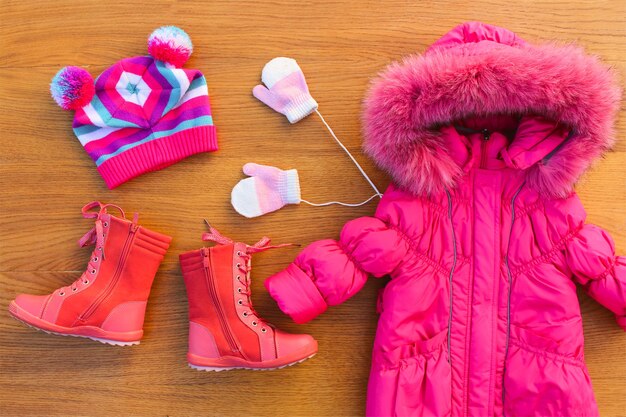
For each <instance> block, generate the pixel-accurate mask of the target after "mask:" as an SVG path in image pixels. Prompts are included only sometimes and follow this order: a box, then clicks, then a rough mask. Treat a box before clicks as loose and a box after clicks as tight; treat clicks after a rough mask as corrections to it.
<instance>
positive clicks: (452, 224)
mask: <svg viewBox="0 0 626 417" xmlns="http://www.w3.org/2000/svg"><path fill="white" fill-rule="evenodd" d="M446 196H447V197H448V218H449V219H450V227H451V230H452V253H453V258H452V267H451V268H450V276H449V277H448V287H449V289H450V297H449V304H450V307H449V310H448V363H452V357H451V339H452V300H453V297H452V276H453V275H454V269H455V268H456V258H457V254H456V235H455V233H454V223H453V222H452V196H451V195H450V192H449V191H448V190H446Z"/></svg>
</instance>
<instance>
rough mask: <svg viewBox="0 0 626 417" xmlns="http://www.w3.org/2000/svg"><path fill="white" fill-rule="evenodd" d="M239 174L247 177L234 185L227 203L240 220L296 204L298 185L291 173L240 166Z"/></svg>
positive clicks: (263, 167) (298, 194) (298, 196)
mask: <svg viewBox="0 0 626 417" xmlns="http://www.w3.org/2000/svg"><path fill="white" fill-rule="evenodd" d="M243 172H244V174H246V175H250V177H248V178H245V179H243V180H241V181H239V182H238V183H237V185H235V187H234V188H233V191H232V193H231V199H230V201H231V203H232V205H233V207H234V208H235V210H236V211H237V213H239V214H241V215H242V216H246V217H258V216H261V215H263V214H266V213H270V212H272V211H276V210H278V209H280V208H282V207H283V206H285V205H286V204H300V201H301V200H300V182H299V180H298V171H296V170H295V169H290V170H287V171H283V170H282V169H278V168H276V167H272V166H267V165H259V164H254V163H251V162H249V163H247V164H245V165H244V166H243Z"/></svg>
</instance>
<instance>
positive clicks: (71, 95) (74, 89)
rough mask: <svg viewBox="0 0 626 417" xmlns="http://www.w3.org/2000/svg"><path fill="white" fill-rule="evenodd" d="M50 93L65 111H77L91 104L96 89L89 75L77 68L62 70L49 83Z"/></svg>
mask: <svg viewBox="0 0 626 417" xmlns="http://www.w3.org/2000/svg"><path fill="white" fill-rule="evenodd" d="M50 93H52V98H53V99H54V101H56V102H57V104H58V105H59V106H60V107H61V108H62V109H65V110H78V109H80V108H82V107H84V106H86V105H87V104H89V103H90V102H91V99H92V98H93V96H94V94H95V93H96V87H95V85H94V82H93V78H92V77H91V74H89V72H87V70H85V69H83V68H79V67H65V68H62V69H61V70H60V71H59V72H57V74H56V75H55V76H54V78H53V79H52V82H51V83H50Z"/></svg>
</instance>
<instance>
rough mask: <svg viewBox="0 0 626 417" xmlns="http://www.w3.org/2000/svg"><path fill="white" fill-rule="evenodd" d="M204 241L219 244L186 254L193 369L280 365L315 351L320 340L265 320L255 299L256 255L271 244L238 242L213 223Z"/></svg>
mask: <svg viewBox="0 0 626 417" xmlns="http://www.w3.org/2000/svg"><path fill="white" fill-rule="evenodd" d="M202 240H209V241H214V242H217V243H218V245H216V246H213V247H210V248H202V249H199V250H194V251H191V252H187V253H183V254H181V255H180V265H181V269H182V272H183V277H184V279H185V285H186V287H187V296H188V298H189V352H188V353H187V360H188V362H189V365H190V366H191V367H192V368H195V369H198V370H205V371H222V370H228V369H276V368H282V367H285V366H289V365H293V364H296V363H298V362H302V361H304V360H305V359H308V358H310V357H312V356H313V355H315V353H316V352H317V341H316V340H315V339H313V337H311V336H309V335H306V334H290V333H285V332H283V331H281V330H279V329H276V328H275V327H274V326H272V325H271V324H269V323H267V322H265V321H264V320H263V319H262V318H260V317H259V316H258V314H257V313H256V312H255V311H254V308H253V307H252V303H251V300H250V266H251V263H250V257H251V255H252V254H253V253H256V252H260V251H263V250H266V249H270V248H274V247H279V246H285V245H278V246H270V245H269V239H268V238H263V239H262V240H261V241H259V242H258V243H256V244H255V245H253V246H248V245H246V244H245V243H239V242H233V241H232V240H230V239H228V238H226V237H224V236H222V235H220V234H219V232H217V230H215V229H214V228H212V227H210V233H205V234H203V235H202Z"/></svg>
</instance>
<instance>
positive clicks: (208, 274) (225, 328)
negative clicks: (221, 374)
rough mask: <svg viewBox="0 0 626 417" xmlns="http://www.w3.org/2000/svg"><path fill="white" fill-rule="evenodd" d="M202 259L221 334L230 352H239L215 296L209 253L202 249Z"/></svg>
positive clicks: (207, 250)
mask: <svg viewBox="0 0 626 417" xmlns="http://www.w3.org/2000/svg"><path fill="white" fill-rule="evenodd" d="M202 257H203V264H204V278H205V279H206V285H207V288H208V289H209V295H210V296H211V300H212V301H213V305H214V306H215V309H216V310H217V317H218V319H219V321H220V325H221V327H222V332H223V333H224V336H225V338H226V341H227V342H228V346H229V347H230V350H231V351H232V352H239V348H238V347H237V342H236V341H235V337H234V336H233V333H232V331H231V330H230V327H229V326H228V322H227V321H226V317H225V316H224V311H223V310H222V305H221V303H220V299H219V296H218V295H217V288H215V281H214V280H213V279H211V278H212V276H211V268H210V264H211V252H210V251H209V249H207V248H202Z"/></svg>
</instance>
